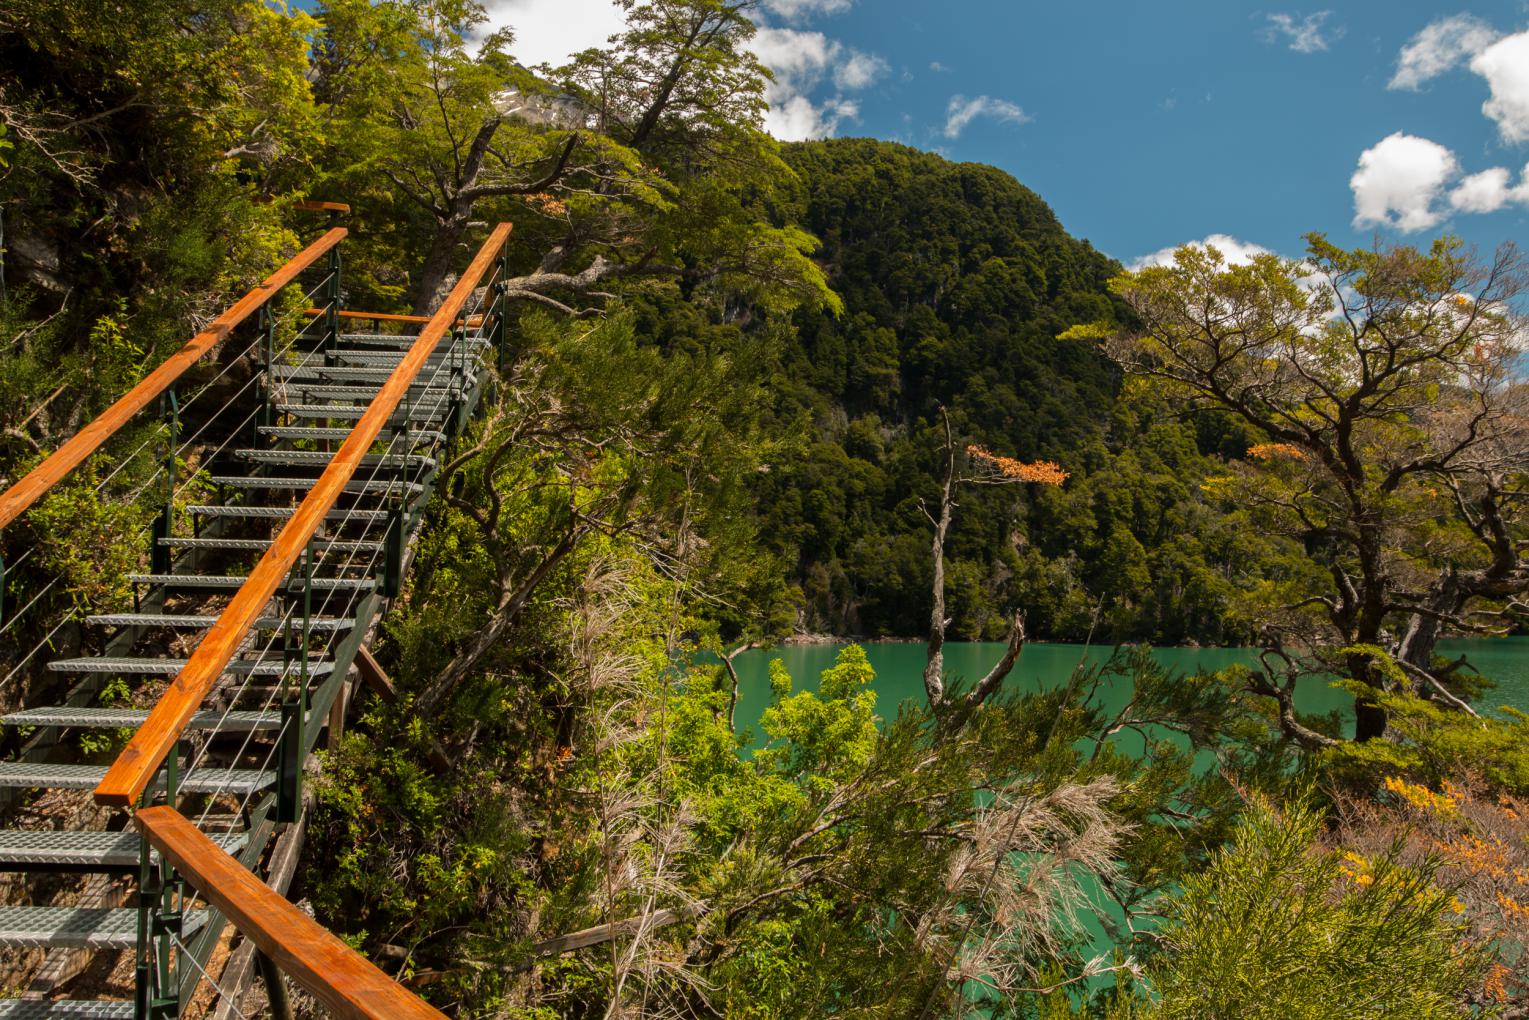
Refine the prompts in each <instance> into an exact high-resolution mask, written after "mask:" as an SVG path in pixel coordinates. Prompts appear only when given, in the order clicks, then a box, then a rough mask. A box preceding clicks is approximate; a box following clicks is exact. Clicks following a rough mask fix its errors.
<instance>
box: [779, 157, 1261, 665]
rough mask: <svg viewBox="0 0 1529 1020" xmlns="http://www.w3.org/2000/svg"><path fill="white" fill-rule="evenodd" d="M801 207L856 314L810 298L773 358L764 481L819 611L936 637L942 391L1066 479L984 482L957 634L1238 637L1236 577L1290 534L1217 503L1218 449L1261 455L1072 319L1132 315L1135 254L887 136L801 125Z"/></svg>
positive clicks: (964, 514) (970, 517) (960, 519)
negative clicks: (1212, 477)
mask: <svg viewBox="0 0 1529 1020" xmlns="http://www.w3.org/2000/svg"><path fill="white" fill-rule="evenodd" d="M785 156H786V159H787V162H789V163H790V164H791V166H792V168H793V169H794V170H795V171H796V172H797V174H798V176H799V177H800V179H801V189H802V197H801V199H800V204H799V207H798V209H797V213H796V214H797V215H798V216H799V218H800V220H801V222H802V223H803V224H804V225H805V226H806V227H807V228H808V229H809V230H811V231H812V232H813V233H814V234H815V235H816V236H817V237H818V238H819V239H820V240H821V241H822V245H823V246H822V248H821V250H820V251H819V252H818V256H817V257H818V259H819V261H820V262H821V263H822V264H823V265H824V267H825V269H826V271H827V274H828V277H829V281H830V283H831V285H832V286H833V288H834V289H835V290H836V291H837V292H838V293H839V295H840V297H841V298H842V300H843V302H844V310H843V313H842V314H838V315H835V314H833V313H832V312H830V311H828V310H820V309H809V310H804V311H801V312H799V313H798V314H797V316H796V321H795V324H796V335H795V337H794V339H792V340H789V341H787V343H786V345H785V349H784V351H783V353H782V355H781V358H780V365H779V370H778V371H776V372H775V373H773V374H772V376H771V386H772V390H773V394H774V397H775V408H774V411H775V415H776V416H777V418H778V422H779V425H780V427H781V431H782V434H783V435H785V436H795V437H799V442H798V443H797V445H796V446H794V447H793V448H792V449H791V451H790V456H789V457H785V458H781V460H780V462H779V463H776V464H772V466H771V471H770V473H769V474H768V475H766V476H764V477H763V480H762V482H761V486H760V491H761V499H760V505H761V508H762V509H761V512H762V513H763V515H764V518H765V520H766V522H767V526H766V527H765V528H764V534H765V535H766V536H768V537H769V539H770V540H772V541H773V542H774V543H775V546H776V548H777V549H778V550H779V551H780V552H781V553H782V554H783V555H784V556H785V557H786V558H787V559H788V561H789V560H790V559H793V558H794V559H795V560H796V562H797V580H798V583H799V584H800V586H801V594H800V603H801V605H802V607H803V612H802V617H801V619H800V621H799V623H800V625H801V626H802V627H803V628H804V629H807V630H817V631H826V632H830V633H838V634H869V635H884V634H890V635H899V636H918V635H921V634H922V633H923V632H924V629H925V628H926V627H927V624H928V611H929V610H928V607H929V600H930V594H929V593H930V579H931V568H930V555H929V534H930V528H931V525H930V521H929V520H928V519H927V518H926V517H925V515H924V512H923V510H922V509H921V507H922V506H923V505H924V503H925V502H928V501H932V500H933V499H934V496H935V492H936V489H937V488H938V485H939V477H938V476H939V473H940V471H941V470H942V460H941V451H940V443H941V440H940V436H939V430H938V428H937V425H938V419H939V409H940V408H941V407H944V408H946V409H948V411H949V414H950V416H951V420H952V424H953V426H954V429H955V431H956V433H957V435H959V436H960V437H962V438H963V440H964V441H968V442H975V443H978V444H981V445H982V446H984V447H986V448H988V449H991V450H993V451H996V452H1000V453H1002V454H1004V455H1007V456H1012V457H1017V458H1020V459H1024V460H1033V459H1037V458H1043V459H1046V460H1051V461H1056V462H1058V463H1060V464H1061V465H1062V466H1063V468H1064V469H1065V470H1067V471H1068V472H1070V473H1071V475H1072V478H1071V479H1070V481H1069V482H1068V485H1067V486H1066V487H1065V489H1063V490H1060V491H1057V490H1044V491H1038V492H1030V493H1028V494H1027V493H1025V492H1024V491H1022V490H1016V489H1009V488H1001V489H1000V488H990V489H978V490H972V491H969V492H967V493H966V494H965V496H964V497H963V499H962V501H961V506H960V508H959V511H958V512H957V514H956V516H955V523H954V527H953V530H952V535H951V540H950V546H949V555H950V562H949V563H948V566H947V571H948V580H947V583H948V584H949V586H950V599H951V609H952V611H953V613H954V622H953V625H952V627H953V629H952V633H953V634H954V635H957V636H960V637H964V638H982V637H987V638H995V637H998V636H999V635H1001V633H1002V632H1003V628H1004V616H1005V613H1006V612H1007V610H1008V609H1009V608H1010V607H1011V606H1013V605H1015V604H1020V605H1023V606H1025V607H1026V608H1027V609H1028V612H1029V617H1030V629H1031V631H1032V633H1034V634H1037V635H1039V636H1045V637H1052V638H1063V639H1065V638H1072V639H1080V638H1083V637H1085V636H1087V635H1088V633H1089V632H1090V630H1091V629H1092V628H1093V627H1094V624H1095V612H1096V610H1102V612H1101V613H1100V616H1099V620H1098V622H1099V623H1100V624H1101V625H1102V626H1101V627H1100V629H1099V631H1098V633H1099V634H1100V636H1105V637H1113V638H1120V639H1153V640H1159V641H1174V642H1177V641H1183V640H1186V639H1187V640H1198V641H1202V642H1231V641H1237V640H1240V639H1245V638H1246V636H1247V635H1248V633H1249V625H1248V623H1247V622H1246V621H1245V620H1240V619H1239V618H1238V617H1237V615H1236V610H1235V608H1234V607H1233V605H1232V593H1233V591H1234V589H1235V579H1236V578H1237V577H1238V576H1239V575H1245V574H1247V573H1248V572H1249V571H1251V570H1254V569H1267V568H1268V566H1269V564H1268V561H1269V559H1270V558H1271V556H1272V555H1273V550H1272V549H1270V548H1267V547H1264V546H1263V545H1261V544H1259V543H1258V542H1257V541H1256V540H1255V539H1252V538H1250V537H1249V536H1248V535H1247V534H1246V533H1245V532H1243V531H1242V529H1239V528H1237V527H1236V526H1235V523H1234V522H1228V521H1227V520H1226V519H1225V518H1224V516H1223V515H1222V514H1220V513H1212V512H1210V511H1208V510H1207V508H1206V507H1205V506H1204V505H1203V500H1202V494H1201V492H1200V490H1199V486H1198V483H1199V481H1200V480H1201V479H1202V478H1203V477H1205V476H1206V475H1207V474H1208V473H1210V472H1211V471H1213V470H1215V469H1216V464H1215V462H1213V461H1212V460H1210V459H1209V458H1208V457H1206V456H1205V454H1226V455H1230V456H1233V457H1240V456H1242V455H1243V453H1244V451H1245V450H1246V447H1247V446H1248V445H1249V442H1250V440H1248V439H1247V438H1246V437H1245V436H1244V435H1243V434H1242V433H1241V432H1240V431H1238V430H1236V429H1233V428H1230V427H1228V426H1227V424H1226V419H1218V418H1216V417H1213V416H1208V415H1201V416H1197V417H1193V418H1185V417H1183V416H1179V415H1174V414H1171V413H1169V409H1168V407H1167V405H1165V404H1163V403H1161V402H1158V401H1154V400H1153V399H1152V398H1151V397H1150V395H1148V394H1146V393H1143V392H1137V393H1135V394H1132V395H1131V396H1130V397H1129V398H1123V397H1122V393H1121V388H1122V380H1121V376H1120V373H1119V371H1118V369H1117V368H1115V367H1114V365H1113V364H1112V363H1111V362H1110V361H1109V360H1108V359H1106V358H1105V357H1103V356H1102V355H1101V354H1100V353H1099V352H1097V351H1096V350H1095V349H1093V348H1092V347H1088V346H1085V345H1083V344H1080V343H1078V342H1076V341H1072V340H1059V339H1058V338H1057V337H1058V334H1060V333H1062V332H1063V331H1064V330H1066V329H1067V328H1068V327H1069V326H1071V325H1073V324H1074V323H1078V322H1092V321H1096V320H1101V319H1108V320H1121V319H1124V318H1126V317H1127V316H1128V314H1129V313H1128V312H1127V311H1126V309H1125V307H1124V305H1123V304H1121V303H1120V302H1119V301H1118V300H1117V299H1115V298H1113V297H1111V296H1110V294H1109V291H1108V289H1107V287H1106V282H1107V281H1108V280H1109V278H1110V277H1111V276H1112V275H1114V274H1115V273H1117V272H1119V270H1120V266H1119V264H1118V263H1116V262H1114V261H1113V260H1111V259H1109V258H1107V257H1106V256H1104V255H1102V254H1101V253H1099V252H1098V251H1096V250H1095V249H1094V248H1093V247H1092V246H1090V245H1089V244H1088V242H1086V241H1079V240H1076V239H1074V238H1072V237H1070V236H1069V235H1068V234H1067V233H1066V231H1065V230H1064V229H1063V227H1062V225H1061V223H1059V222H1058V220H1057V218H1056V216H1055V215H1054V214H1053V213H1052V211H1051V210H1050V208H1049V207H1048V206H1047V205H1046V203H1045V202H1044V201H1042V200H1041V198H1040V197H1039V196H1038V195H1036V194H1035V193H1034V192H1032V191H1030V190H1029V189H1028V188H1025V187H1024V186H1023V185H1021V184H1020V183H1019V182H1017V181H1015V180H1014V179H1013V178H1012V177H1010V176H1009V175H1008V174H1006V173H1004V172H1003V171H1001V170H998V169H996V168H994V167H990V166H982V165H978V164H970V163H965V164H958V163H951V162H949V161H948V160H945V159H943V158H941V157H940V156H938V155H935V154H933V153H927V152H919V151H917V150H914V149H910V148H907V147H905V146H901V145H896V144H893V143H889V142H879V141H872V140H867V139H853V140H852V139H833V140H828V141H822V142H810V143H804V144H797V145H792V146H788V147H786V150H785Z"/></svg>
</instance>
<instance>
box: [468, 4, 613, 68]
mask: <svg viewBox="0 0 1529 1020" xmlns="http://www.w3.org/2000/svg"><path fill="white" fill-rule="evenodd" d="M485 6H486V7H487V13H488V27H489V28H490V29H500V28H505V27H508V28H510V29H511V30H512V31H513V32H514V33H515V41H514V43H513V44H512V45H511V46H510V52H511V54H512V55H513V56H514V57H515V59H516V60H518V61H520V62H521V63H522V64H527V65H532V64H541V63H548V64H554V65H556V64H561V63H563V62H564V61H565V60H567V59H568V57H569V56H571V55H572V54H574V53H578V52H580V51H582V50H587V49H589V48H590V47H591V46H604V45H605V41H606V40H607V39H608V38H609V37H610V36H612V35H615V34H616V33H617V32H620V31H623V30H624V29H625V28H626V15H625V14H624V13H623V12H622V10H621V8H619V7H617V6H616V5H615V3H613V2H612V0H488V3H487V4H486V5H485Z"/></svg>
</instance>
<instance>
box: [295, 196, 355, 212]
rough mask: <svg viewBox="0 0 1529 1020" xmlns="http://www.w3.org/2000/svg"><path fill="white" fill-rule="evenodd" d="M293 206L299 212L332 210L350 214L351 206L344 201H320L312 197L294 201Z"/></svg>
mask: <svg viewBox="0 0 1529 1020" xmlns="http://www.w3.org/2000/svg"><path fill="white" fill-rule="evenodd" d="M292 208H294V209H296V210H297V211H298V212H332V213H340V214H342V215H344V214H348V213H349V212H350V206H348V205H346V204H345V203H344V202H318V201H313V200H310V199H304V200H303V201H301V202H293V203H292Z"/></svg>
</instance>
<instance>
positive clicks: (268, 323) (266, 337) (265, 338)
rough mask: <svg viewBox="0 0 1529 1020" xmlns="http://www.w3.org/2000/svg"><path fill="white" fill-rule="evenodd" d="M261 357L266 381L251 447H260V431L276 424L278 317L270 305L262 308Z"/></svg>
mask: <svg viewBox="0 0 1529 1020" xmlns="http://www.w3.org/2000/svg"><path fill="white" fill-rule="evenodd" d="M259 330H260V355H261V362H262V365H261V367H262V369H263V370H264V372H265V379H264V380H263V381H262V383H261V386H260V410H259V412H258V413H257V414H256V415H255V435H254V436H253V437H252V439H251V445H253V446H259V445H260V430H261V429H262V428H265V427H266V426H269V425H272V424H274V423H275V420H276V419H275V410H276V393H275V387H274V386H273V385H272V380H273V379H274V378H275V365H276V317H275V316H273V315H272V314H271V307H270V306H269V305H261V306H260V319H259Z"/></svg>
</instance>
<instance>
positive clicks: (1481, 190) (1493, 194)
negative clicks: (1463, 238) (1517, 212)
mask: <svg viewBox="0 0 1529 1020" xmlns="http://www.w3.org/2000/svg"><path fill="white" fill-rule="evenodd" d="M1511 179H1512V174H1510V173H1509V172H1508V171H1507V170H1506V169H1505V168H1503V167H1500V166H1494V167H1492V169H1490V170H1483V171H1481V173H1479V174H1471V175H1470V176H1469V177H1465V178H1462V179H1461V181H1460V183H1459V184H1457V185H1455V186H1454V188H1453V189H1451V190H1450V193H1449V204H1450V205H1451V206H1452V207H1454V208H1456V209H1458V210H1460V211H1461V212H1474V213H1489V212H1496V211H1497V210H1499V209H1501V208H1503V207H1504V206H1506V205H1511V204H1513V203H1515V202H1516V203H1519V204H1521V205H1524V206H1529V166H1526V167H1524V169H1523V171H1522V172H1521V173H1520V174H1519V178H1518V186H1517V187H1512V186H1510V185H1509V183H1508V182H1509V181H1510V180H1511Z"/></svg>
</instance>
